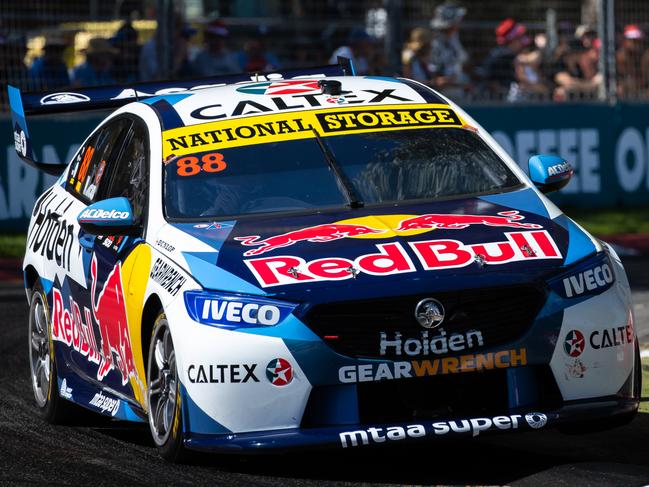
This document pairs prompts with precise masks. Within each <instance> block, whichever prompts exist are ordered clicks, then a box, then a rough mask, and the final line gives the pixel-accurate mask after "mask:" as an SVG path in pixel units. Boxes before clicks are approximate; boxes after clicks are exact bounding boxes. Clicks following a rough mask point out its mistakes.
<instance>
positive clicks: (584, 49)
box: [402, 1, 649, 102]
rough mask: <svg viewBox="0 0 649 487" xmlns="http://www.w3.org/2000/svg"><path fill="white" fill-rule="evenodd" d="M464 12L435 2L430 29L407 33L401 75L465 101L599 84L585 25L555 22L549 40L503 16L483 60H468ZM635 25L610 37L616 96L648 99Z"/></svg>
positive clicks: (645, 63) (648, 78)
mask: <svg viewBox="0 0 649 487" xmlns="http://www.w3.org/2000/svg"><path fill="white" fill-rule="evenodd" d="M466 13H467V11H466V9H465V8H464V7H462V6H460V5H458V4H456V3H455V2H451V1H447V2H445V3H443V4H442V5H440V6H438V7H437V9H436V11H435V17H434V18H433V19H432V21H431V22H430V28H424V27H417V28H415V29H413V30H412V31H411V32H410V39H409V41H408V42H407V43H406V44H405V46H404V50H403V55H402V62H403V73H404V75H405V76H408V77H410V78H413V79H416V80H418V81H421V82H422V83H425V84H427V85H429V86H432V87H433V88H436V89H438V90H440V91H442V92H443V93H445V94H447V95H448V96H450V97H451V98H456V99H462V98H464V99H469V100H507V101H512V102H513V101H530V100H553V101H569V100H587V99H591V100H592V99H595V98H597V96H598V94H599V91H600V89H601V87H602V83H603V76H602V73H601V72H600V63H599V60H600V51H601V41H600V39H599V38H598V36H597V32H596V30H595V29H594V28H593V27H592V26H589V25H577V26H575V25H573V24H572V23H570V22H560V23H559V25H558V29H557V30H558V33H557V34H558V35H557V36H556V37H557V41H556V43H555V45H550V43H549V42H548V37H549V36H548V35H547V34H546V33H545V32H537V33H535V34H532V33H530V32H529V31H528V29H527V28H526V26H525V25H524V24H522V23H520V22H516V21H515V20H514V19H511V18H508V19H505V20H503V21H502V22H500V23H499V24H498V26H497V27H496V29H495V31H494V38H493V40H494V41H495V46H494V47H493V48H492V49H491V50H490V51H489V52H488V54H487V55H486V57H485V58H484V59H471V58H470V56H469V55H468V54H467V51H466V50H465V49H464V47H463V46H462V42H461V41H460V32H461V24H462V21H463V20H464V17H465V15H466ZM644 39H645V34H644V32H643V31H642V29H641V28H640V27H639V26H638V25H635V24H629V25H626V26H624V27H623V28H621V29H619V33H618V35H617V38H616V45H617V46H618V49H617V51H616V68H617V72H616V76H617V78H616V80H617V85H616V86H617V96H619V97H620V98H623V99H624V98H626V99H647V98H649V49H648V48H647V46H646V45H645V43H644Z"/></svg>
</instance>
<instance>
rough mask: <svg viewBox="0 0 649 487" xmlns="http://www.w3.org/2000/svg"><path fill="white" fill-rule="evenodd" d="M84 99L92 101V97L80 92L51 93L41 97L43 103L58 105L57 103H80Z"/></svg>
mask: <svg viewBox="0 0 649 487" xmlns="http://www.w3.org/2000/svg"><path fill="white" fill-rule="evenodd" d="M83 101H90V98H88V97H87V96H86V95H82V94H80V93H69V92H64V93H51V94H49V95H47V96H44V97H43V98H41V105H56V104H57V103H80V102H83Z"/></svg>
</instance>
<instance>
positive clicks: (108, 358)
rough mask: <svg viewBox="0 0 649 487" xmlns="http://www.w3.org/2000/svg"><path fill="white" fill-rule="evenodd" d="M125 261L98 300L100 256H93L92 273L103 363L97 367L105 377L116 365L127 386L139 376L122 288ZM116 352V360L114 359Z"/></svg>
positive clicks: (95, 313) (93, 306) (93, 299)
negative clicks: (133, 378)
mask: <svg viewBox="0 0 649 487" xmlns="http://www.w3.org/2000/svg"><path fill="white" fill-rule="evenodd" d="M121 268H122V267H121V264H119V263H118V264H117V265H116V266H115V267H113V270H112V271H111V272H110V275H109V276H108V279H106V283H105V284H104V288H103V289H102V290H101V292H100V293H99V298H97V300H96V301H95V296H96V287H97V257H96V256H93V258H92V263H91V264H90V274H91V276H92V290H91V300H92V314H93V317H94V319H95V322H96V323H97V325H99V333H100V334H101V364H100V365H99V369H98V370H97V379H98V380H102V379H103V378H104V377H106V374H108V372H110V371H111V370H112V369H113V368H114V367H115V365H117V369H118V370H119V371H120V373H121V375H122V385H126V384H127V382H128V379H129V376H131V375H133V376H136V375H137V372H136V370H135V364H134V363H133V349H132V347H131V338H130V335H129V332H128V319H127V317H126V303H125V302H124V290H123V289H122V273H121ZM113 353H114V354H115V359H114V358H113Z"/></svg>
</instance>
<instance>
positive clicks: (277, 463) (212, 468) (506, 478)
mask: <svg viewBox="0 0 649 487" xmlns="http://www.w3.org/2000/svg"><path fill="white" fill-rule="evenodd" d="M643 400H646V399H643ZM93 429H95V431H96V432H97V433H100V434H102V435H108V436H111V437H112V438H115V439H118V440H120V441H124V442H126V443H131V444H134V445H138V446H149V447H151V448H153V443H152V441H151V440H150V437H149V435H148V431H147V428H146V425H143V426H136V427H132V426H127V425H124V426H117V425H116V424H115V423H113V426H112V427H110V426H108V427H105V426H101V427H94V428H93ZM648 437H649V414H646V413H643V414H639V415H638V416H637V417H636V419H634V420H633V422H631V423H630V424H629V425H627V426H624V427H621V428H617V429H613V430H608V431H604V432H598V433H591V434H585V435H579V436H577V435H564V434H561V433H559V432H557V431H554V430H548V431H538V432H527V433H518V434H510V435H499V436H488V437H487V436H485V437H477V438H468V439H463V440H459V439H456V440H442V441H437V442H427V443H417V444H409V445H406V444H404V445H399V444H396V445H395V444H392V445H386V446H382V447H380V448H371V447H361V448H359V449H358V450H344V451H343V450H330V451H313V452H300V451H296V452H290V453H285V454H266V455H235V454H226V455H219V454H205V453H194V454H193V455H192V456H191V458H190V459H189V461H188V462H187V465H186V466H184V468H187V469H194V470H195V471H194V473H195V474H197V475H200V471H202V472H203V473H205V474H208V475H209V474H210V473H211V474H214V473H216V472H229V473H232V474H237V473H240V474H246V475H255V476H261V477H269V478H271V477H272V478H275V477H279V478H284V479H294V480H298V479H310V480H320V481H334V482H340V481H346V482H350V481H351V482H372V483H399V484H404V483H405V484H431V483H432V484H440V483H441V484H483V485H484V484H500V485H502V484H510V483H512V482H515V481H517V480H521V479H541V478H543V479H545V481H547V482H554V481H555V480H556V481H558V480H560V479H565V478H566V475H568V476H569V475H574V476H575V479H579V478H581V477H580V476H584V475H585V476H588V475H593V476H596V477H597V476H598V477H597V478H599V479H600V480H602V481H605V480H606V479H607V476H611V478H612V479H618V481H619V480H620V479H621V478H626V479H628V481H629V482H631V483H633V482H634V481H640V480H649V467H647V466H646V465H647V464H648V461H647V458H649V442H647V438H648ZM174 468H178V467H174ZM181 468H183V467H181ZM533 483H534V482H533Z"/></svg>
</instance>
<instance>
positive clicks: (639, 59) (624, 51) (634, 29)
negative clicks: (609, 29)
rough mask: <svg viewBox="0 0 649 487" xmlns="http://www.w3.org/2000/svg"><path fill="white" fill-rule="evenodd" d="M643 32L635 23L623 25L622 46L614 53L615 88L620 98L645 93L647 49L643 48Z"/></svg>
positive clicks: (647, 61)
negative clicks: (615, 65)
mask: <svg viewBox="0 0 649 487" xmlns="http://www.w3.org/2000/svg"><path fill="white" fill-rule="evenodd" d="M643 41H644V32H642V30H640V28H639V27H638V26H637V25H634V24H629V25H627V26H626V27H624V40H623V41H622V47H620V49H618V51H617V53H616V56H615V57H616V59H617V77H618V81H617V90H618V96H619V97H620V98H638V97H640V96H644V95H646V93H645V91H646V88H647V79H646V77H645V76H646V73H647V68H648V67H649V66H648V63H649V58H648V55H649V51H647V50H646V49H645V48H644V45H643Z"/></svg>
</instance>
